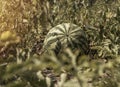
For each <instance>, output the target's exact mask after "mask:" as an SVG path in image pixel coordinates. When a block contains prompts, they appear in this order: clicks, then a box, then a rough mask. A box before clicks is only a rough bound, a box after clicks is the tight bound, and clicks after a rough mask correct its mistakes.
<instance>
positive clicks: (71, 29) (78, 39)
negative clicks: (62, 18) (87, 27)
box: [43, 23, 88, 52]
mask: <svg viewBox="0 0 120 87" xmlns="http://www.w3.org/2000/svg"><path fill="white" fill-rule="evenodd" d="M66 47H70V48H71V49H75V48H77V49H80V50H81V51H82V52H86V51H87V50H88V41H87V38H86V34H85V32H84V31H83V30H82V28H81V27H79V26H77V25H75V24H72V23H62V24H59V25H57V26H55V27H53V28H52V29H50V31H49V32H48V33H47V35H46V37H45V40H44V43H43V50H44V51H46V50H57V49H58V50H60V49H61V48H66Z"/></svg>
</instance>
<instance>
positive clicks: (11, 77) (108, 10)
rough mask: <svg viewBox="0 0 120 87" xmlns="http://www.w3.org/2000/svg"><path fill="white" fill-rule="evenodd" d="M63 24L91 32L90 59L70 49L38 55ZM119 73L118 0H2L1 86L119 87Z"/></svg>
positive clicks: (0, 0)
mask: <svg viewBox="0 0 120 87" xmlns="http://www.w3.org/2000/svg"><path fill="white" fill-rule="evenodd" d="M61 23H73V24H76V25H78V26H79V27H80V28H81V29H82V30H83V31H84V32H85V33H86V37H87V40H88V41H89V49H87V50H89V52H88V54H87V55H81V53H80V50H78V49H75V50H71V49H70V48H66V49H62V51H61V52H60V53H59V54H57V55H56V54H55V53H54V52H53V51H49V54H46V53H44V54H42V55H38V54H39V53H40V52H41V51H42V50H41V49H42V48H43V45H44V43H43V42H44V38H45V37H47V36H46V35H47V32H48V31H49V30H50V29H52V28H53V27H55V26H57V25H59V24H61ZM5 31H8V32H9V31H12V32H14V33H15V35H14V33H13V35H10V36H9V34H8V33H7V36H6V34H5V36H4V32H5ZM2 34H3V35H2ZM11 36H12V37H14V38H16V39H12V42H11V39H10V38H9V37H11ZM1 38H2V39H1ZM4 39H5V40H4ZM17 39H19V41H17V42H16V40H17ZM3 41H4V43H3ZM11 43H12V44H11ZM6 44H7V45H6ZM8 44H9V45H8ZM59 45H60V44H59ZM58 49H59V47H58ZM119 71H120V1H119V0H29V1H27V0H0V87H87V86H88V87H120V79H119V78H120V72H119Z"/></svg>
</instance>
